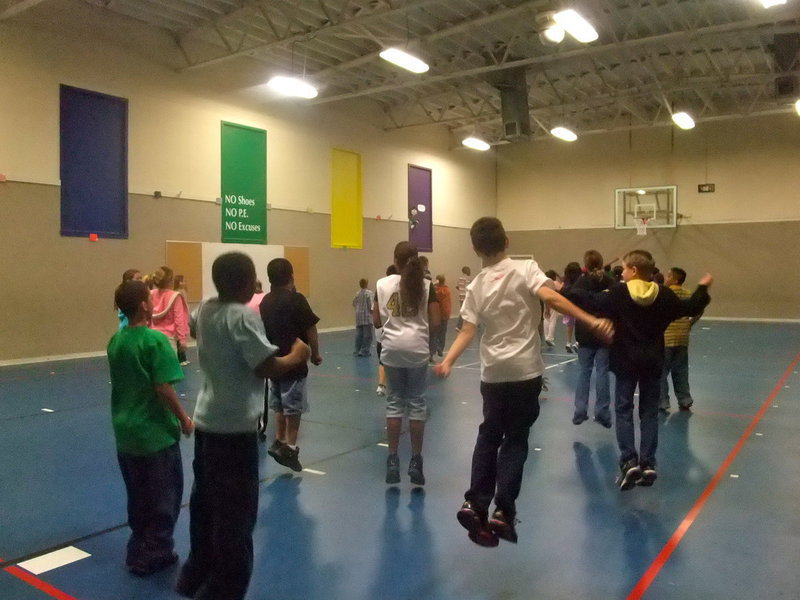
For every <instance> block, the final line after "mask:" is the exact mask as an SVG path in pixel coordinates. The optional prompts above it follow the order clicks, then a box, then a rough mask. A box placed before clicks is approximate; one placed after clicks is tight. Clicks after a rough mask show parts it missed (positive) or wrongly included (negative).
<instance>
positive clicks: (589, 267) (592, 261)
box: [583, 250, 603, 272]
mask: <svg viewBox="0 0 800 600" xmlns="http://www.w3.org/2000/svg"><path fill="white" fill-rule="evenodd" d="M583 266H584V267H585V268H586V271H587V272H591V271H598V270H600V269H602V268H603V255H602V254H600V253H599V252H598V251H597V250H587V251H586V252H584V253H583Z"/></svg>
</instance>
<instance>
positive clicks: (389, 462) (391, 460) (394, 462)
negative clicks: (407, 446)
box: [386, 454, 400, 485]
mask: <svg viewBox="0 0 800 600" xmlns="http://www.w3.org/2000/svg"><path fill="white" fill-rule="evenodd" d="M386 483H388V484H389V485H392V484H395V483H400V457H398V456H397V454H390V455H389V456H388V457H387V458H386Z"/></svg>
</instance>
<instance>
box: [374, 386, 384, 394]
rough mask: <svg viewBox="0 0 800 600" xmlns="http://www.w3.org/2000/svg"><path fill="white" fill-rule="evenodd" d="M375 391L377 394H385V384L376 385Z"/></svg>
mask: <svg viewBox="0 0 800 600" xmlns="http://www.w3.org/2000/svg"><path fill="white" fill-rule="evenodd" d="M375 393H376V394H378V396H385V395H386V386H385V385H378V389H376V390H375Z"/></svg>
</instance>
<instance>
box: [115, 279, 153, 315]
mask: <svg viewBox="0 0 800 600" xmlns="http://www.w3.org/2000/svg"><path fill="white" fill-rule="evenodd" d="M149 297H150V290H149V289H147V284H146V283H145V282H144V281H137V280H136V279H131V280H129V281H125V282H123V283H121V284H119V286H118V287H117V289H116V291H115V292H114V304H116V305H117V307H118V308H119V309H120V310H121V311H122V314H123V315H125V316H126V317H128V318H129V319H133V317H135V316H136V311H138V310H139V306H140V305H141V304H142V302H147V299H148V298H149Z"/></svg>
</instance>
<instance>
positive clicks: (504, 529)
mask: <svg viewBox="0 0 800 600" xmlns="http://www.w3.org/2000/svg"><path fill="white" fill-rule="evenodd" d="M517 523H519V521H517V519H515V518H514V517H513V516H511V515H507V514H506V513H504V512H503V511H502V510H500V509H497V510H495V511H494V514H493V515H492V518H491V519H490V520H489V529H490V530H491V531H492V532H493V533H494V534H495V535H496V536H497V537H499V538H500V539H501V540H506V541H507V542H511V543H512V544H516V543H517V529H516V527H515V525H516V524H517Z"/></svg>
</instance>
